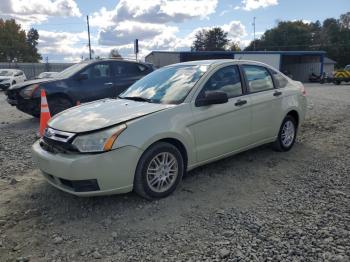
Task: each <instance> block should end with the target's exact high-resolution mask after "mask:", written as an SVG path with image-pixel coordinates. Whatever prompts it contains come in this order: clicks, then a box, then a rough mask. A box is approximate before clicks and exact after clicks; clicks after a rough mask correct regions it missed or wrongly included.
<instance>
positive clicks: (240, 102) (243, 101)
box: [235, 100, 247, 106]
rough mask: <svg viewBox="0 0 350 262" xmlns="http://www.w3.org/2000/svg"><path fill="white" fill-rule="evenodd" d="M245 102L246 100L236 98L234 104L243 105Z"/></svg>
mask: <svg viewBox="0 0 350 262" xmlns="http://www.w3.org/2000/svg"><path fill="white" fill-rule="evenodd" d="M246 103H247V100H237V102H236V103H235V106H243V105H244V104H246Z"/></svg>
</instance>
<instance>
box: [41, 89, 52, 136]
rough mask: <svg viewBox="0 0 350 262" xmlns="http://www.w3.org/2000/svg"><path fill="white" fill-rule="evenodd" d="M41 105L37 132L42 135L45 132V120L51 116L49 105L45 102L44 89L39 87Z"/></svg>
mask: <svg viewBox="0 0 350 262" xmlns="http://www.w3.org/2000/svg"><path fill="white" fill-rule="evenodd" d="M40 96H41V105H40V127H39V134H40V136H41V137H42V136H43V135H44V132H45V128H46V127H47V122H48V121H49V120H50V118H51V114H50V110H49V105H48V104H47V99H46V93H45V90H44V89H41V93H40Z"/></svg>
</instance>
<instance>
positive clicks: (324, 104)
mask: <svg viewBox="0 0 350 262" xmlns="http://www.w3.org/2000/svg"><path fill="white" fill-rule="evenodd" d="M306 88H307V92H308V97H309V111H308V114H307V119H306V121H305V123H304V125H303V126H302V128H301V130H300V132H299V136H298V140H297V143H296V144H295V147H294V148H293V150H291V151H290V152H287V153H277V152H274V151H272V150H271V149H270V148H269V147H268V146H263V147H259V148H257V149H254V150H250V151H248V152H245V153H242V154H239V155H236V156H234V157H230V158H227V159H225V160H222V161H219V162H216V163H213V164H210V165H207V166H204V167H201V168H198V169H196V170H194V171H192V172H190V173H189V174H188V175H187V176H186V177H185V179H184V181H183V183H182V184H181V186H180V188H179V189H178V190H177V191H176V192H175V193H174V194H173V195H171V196H170V197H168V198H166V199H162V200H159V201H153V202H148V201H145V200H143V199H141V198H139V197H137V196H136V195H135V194H132V193H131V194H126V195H119V196H118V195H117V196H109V197H96V198H78V197H74V196H71V195H68V194H66V193H63V192H60V191H58V190H56V189H54V188H53V187H51V186H49V185H48V184H47V183H46V182H45V181H44V180H43V179H42V177H41V176H40V174H39V172H38V170H37V169H36V168H35V165H34V163H33V161H32V159H31V156H30V146H31V144H32V143H33V142H34V141H35V139H36V138H35V137H36V136H35V133H36V132H37V128H38V121H37V120H35V119H33V118H31V117H29V116H26V115H24V114H22V113H20V112H18V111H17V110H15V108H11V107H10V106H9V105H7V104H6V102H5V100H4V95H3V94H2V93H0V112H1V113H0V131H1V136H0V149H1V151H0V165H1V167H0V261H57V262H58V261H221V260H227V261H339V262H340V261H344V262H345V261H350V176H349V174H350V165H349V161H350V143H349V142H350V132H349V129H350V86H349V85H341V86H333V85H317V84H315V85H306Z"/></svg>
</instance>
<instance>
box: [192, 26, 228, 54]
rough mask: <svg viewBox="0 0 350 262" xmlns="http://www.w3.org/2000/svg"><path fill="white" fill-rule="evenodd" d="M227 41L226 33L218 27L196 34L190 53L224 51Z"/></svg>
mask: <svg viewBox="0 0 350 262" xmlns="http://www.w3.org/2000/svg"><path fill="white" fill-rule="evenodd" d="M228 44H229V40H228V38H227V33H226V32H224V30H222V28H220V27H214V28H212V29H209V30H205V29H203V30H201V31H199V32H197V34H196V36H195V40H194V41H193V44H192V47H191V50H192V51H225V50H226V47H227V45H228Z"/></svg>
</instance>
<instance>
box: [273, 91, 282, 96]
mask: <svg viewBox="0 0 350 262" xmlns="http://www.w3.org/2000/svg"><path fill="white" fill-rule="evenodd" d="M273 95H274V96H280V95H282V92H281V91H275V93H273Z"/></svg>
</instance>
